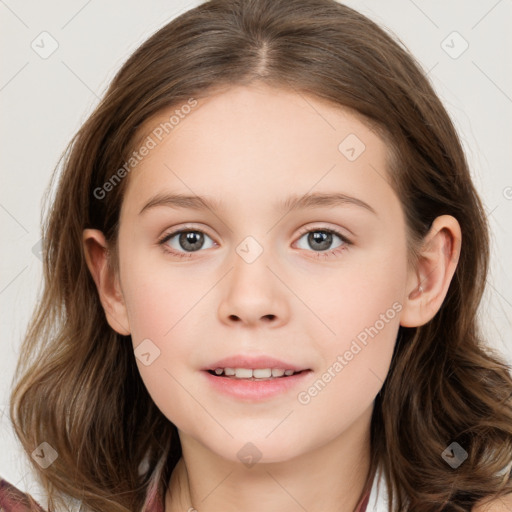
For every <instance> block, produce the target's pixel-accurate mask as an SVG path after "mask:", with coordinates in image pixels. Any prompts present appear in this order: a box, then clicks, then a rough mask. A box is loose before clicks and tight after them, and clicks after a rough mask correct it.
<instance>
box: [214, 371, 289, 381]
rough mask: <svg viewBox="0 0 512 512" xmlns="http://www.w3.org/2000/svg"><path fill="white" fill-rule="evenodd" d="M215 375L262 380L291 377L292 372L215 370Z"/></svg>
mask: <svg viewBox="0 0 512 512" xmlns="http://www.w3.org/2000/svg"><path fill="white" fill-rule="evenodd" d="M215 373H216V374H217V375H222V373H224V375H227V376H234V377H236V378H238V379H250V378H252V377H254V378H256V379H264V378H269V377H282V376H283V375H287V376H288V375H293V374H294V373H295V372H294V371H293V370H283V369H281V368H257V369H254V370H253V369H251V368H216V369H215Z"/></svg>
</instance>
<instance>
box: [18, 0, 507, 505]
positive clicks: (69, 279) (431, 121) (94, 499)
mask: <svg viewBox="0 0 512 512" xmlns="http://www.w3.org/2000/svg"><path fill="white" fill-rule="evenodd" d="M253 81H261V82H264V83H266V84H268V85H271V86H275V87H281V88H283V87H284V88H287V89H293V90H294V91H296V92H299V93H307V94H312V95H314V96H315V97H318V98H322V99H325V100H328V101H330V102H331V103H332V104H333V105H342V106H344V107H346V108H349V109H351V111H353V112H354V113H355V114H356V115H358V116H359V117H360V118H361V119H364V120H365V122H366V123H368V124H369V125H370V126H372V127H373V129H374V130H376V131H377V133H378V134H379V135H380V136H381V137H382V138H383V139H384V140H385V141H386V142H387V144H388V147H389V154H388V158H387V171H388V174H389V178H390V182H391V183H392V186H393V188H394V190H395V191H396V193H397V194H398V197H399V198H400V201H401V204H402V208H403V211H404V214H405V218H406V225H407V237H408V256H409V261H410V262H411V264H414V262H416V261H417V259H416V258H417V256H418V249H419V247H420V244H421V241H422V240H423V238H424V236H425V235H426V233H427V232H428V230H429V228H430V226H431V224H432V222H433V220H434V219H435V218H436V217H437V216H440V215H444V214H447V215H452V216H453V217H455V218H456V219H457V220H458V222H459V224H460V227H461V230H462V241H463V242H462V247H461V254H460V259H459V263H458V266H457V269H456V271H455V274H454V277H453V279H452V281H451V283H450V286H449V289H448V292H447V295H446V297H445V300H444V302H443V304H442V306H441V308H440V310H439V311H438V313H437V314H436V315H435V316H434V318H432V319H431V320H430V321H429V322H428V323H427V324H425V325H422V326H421V327H418V328H404V327H402V326H401V327H400V328H399V332H398V336H397V340H396V345H395V350H394V353H393V358H392V362H391V367H390V370H389V373H388V376H387V378H386V381H385V382H384V384H383V386H382V389H381V391H380V393H379V394H378V396H377V397H376V400H375V404H374V411H373V416H372V420H371V421H372V423H371V454H372V456H371V469H372V470H375V468H377V467H382V469H383V472H384V475H385V481H386V483H387V486H388V489H389V497H390V500H389V511H390V512H392V511H394V510H399V511H402V510H405V511H411V512H412V511H414V512H434V511H458V512H463V511H467V510H470V509H471V507H472V506H474V505H475V504H476V503H477V502H479V501H480V500H483V499H487V498H491V497H500V496H503V495H505V494H507V493H509V492H512V472H511V469H510V462H511V460H512V403H511V400H512V398H511V397H512V377H511V372H510V366H509V365H507V364H506V362H505V360H504V359H503V357H502V356H501V355H500V354H499V353H497V352H496V351H494V350H493V349H491V348H490V347H489V346H488V345H486V344H485V342H484V340H483V335H482V334H481V331H480V327H479V325H478V322H477V310H478V307H479V304H480V301H481V297H482V294H483V292H484V289H485V281H486V276H487V272H488V264H489V228H488V225H487V221H486V216H485V212H484V208H483V205H482V202H481V200H480V198H479V197H478V194H477V192H476V190H475V187H474V185H473V183H472V180H471V176H470V172H469V168H468V163H467V161H466V158H465V155H464V152H463V149H462V147H461V143H460V140H459V138H458V135H457V133H456V130H455V128H454V126H453V124H452V122H451V120H450V117H449V115H448V114H447V112H446V110H445V108H444V107H443V105H442V103H441V102H440V100H439V98H438V97H437V96H436V94H435V92H434V90H433V87H432V86H431V84H430V83H429V80H428V78H427V76H426V74H425V72H424V71H423V70H422V68H421V66H420V65H419V64H418V63H417V62H416V61H415V59H414V58H413V57H412V56H411V55H410V54H409V52H408V51H407V49H406V48H405V46H404V45H403V44H402V43H401V42H400V41H399V40H398V39H396V38H393V37H392V36H391V35H390V34H388V33H387V32H386V31H385V30H383V29H382V28H380V27H379V26H378V25H376V24H375V23H374V22H373V21H371V20H370V19H368V18H367V17H365V16H363V15H362V14H360V13H358V12H357V11H355V10H353V9H351V8H349V7H346V6H344V5H342V4H340V3H338V2H336V1H334V0H211V1H207V2H204V3H202V4H200V5H199V6H197V7H195V8H193V9H191V10H189V11H187V12H185V13H184V14H182V15H180V16H179V17H177V18H175V19H174V20H172V21H171V22H170V23H168V24H167V25H165V26H164V27H163V28H161V29H160V30H158V31H157V32H156V33H155V34H154V35H152V36H151V37H150V38H149V39H148V40H147V41H146V42H144V43H143V44H142V45H141V46H140V47H139V48H138V49H137V50H136V51H135V52H134V53H133V55H132V56H131V57H130V58H129V59H128V60H127V61H126V63H125V64H124V65H123V66H122V68H121V69H120V71H119V72H118V73H117V75H116V76H115V78H114V79H113V81H112V82H111V84H110V86H109V88H108V90H107V92H106V93H105V95H104V97H103V99H102V100H101V102H100V103H99V105H98V106H97V108H96V109H95V110H94V112H93V113H92V114H91V115H90V117H89V118H88V119H87V121H86V122H85V123H84V124H83V126H82V127H81V129H80V130H79V131H78V133H77V134H76V135H75V137H74V138H73V140H72V141H71V143H70V145H69V146H68V148H67V151H66V153H65V154H64V155H63V157H62V160H61V161H60V162H59V165H58V166H57V168H56V170H55V171H54V174H53V178H52V182H51V184H50V187H49V189H48V191H47V193H46V196H45V198H46V203H45V208H44V211H43V215H44V220H43V223H42V224H43V240H44V241H43V255H44V261H43V278H44V283H43V287H42V289H41V293H40V300H39V302H38V304H37V306H36V309H35V311H34V314H33V317H32V320H31V323H30V324H29V326H28V329H27V333H26V336H25V339H24V340H23V343H22V347H21V352H20V358H19V362H18V366H17V369H16V377H15V382H14V383H13V389H12V394H11V402H10V413H11V417H12V421H13V425H14V428H15V432H16V434H17V436H18V437H19V439H20V440H21V443H22V445H23V447H24V449H25V450H26V451H27V453H29V454H30V453H31V452H32V451H33V450H34V449H35V447H36V446H38V445H39V444H40V443H41V442H43V441H46V442H48V443H49V444H50V445H51V446H52V447H53V448H54V449H55V450H56V451H57V452H58V454H59V456H58V458H57V459H56V460H55V462H54V463H53V464H51V465H50V466H49V467H48V468H47V469H44V470H43V469H41V467H39V465H38V464H36V463H35V462H33V461H32V459H31V458H29V460H31V462H32V464H33V466H34V468H35V470H36V472H37V474H38V478H39V479H40V481H41V482H42V483H43V485H44V488H45V489H46V491H47V493H48V496H49V506H50V507H53V506H54V504H55V503H57V500H59V499H60V498H59V497H60V496H64V495H67V496H71V497H74V498H76V499H79V500H81V501H82V503H83V505H85V506H86V507H88V508H90V509H91V510H93V511H105V510H109V511H110V512H133V511H140V510H141V508H142V506H143V501H144V496H145V494H146V491H147V490H148V488H149V486H150V485H151V483H152V476H151V475H152V469H153V468H154V467H155V466H156V464H157V461H158V460H159V459H160V457H161V455H162V453H164V454H166V457H167V462H166V466H165V468H166V469H165V472H164V473H163V478H162V482H161V483H160V485H162V486H165V485H166V484H167V482H168V479H169V478H170V474H171V472H172V470H173V468H174V467H175V465H176V463H177V461H178V459H179V457H180V456H181V447H180V443H179V438H178V435H177V429H176V427H175V426H174V425H173V424H172V423H171V422H169V421H168V420H167V418H166V417H165V416H164V415H163V413H162V412H161V411H160V410H159V409H158V408H157V407H156V405H155V404H154V403H153V401H152V399H151V397H150V396H149V394H148V392H147V390H146V389H145V386H144V384H143V382H142V380H141V378H140V376H139V372H138V369H137V365H136V361H135V357H134V353H133V347H132V345H131V340H130V338H129V337H124V336H121V335H119V334H117V333H116V332H114V331H113V330H112V329H111V328H110V326H109V325H108V323H107V321H106V318H105V313H104V311H103V308H102V306H101V303H100V301H99V297H98V293H97V289H96V287H95V284H94V282H93V280H92V277H91V275H90V273H89V271H88V268H87V265H86V260H85V255H84V251H83V246H82V232H83V230H84V229H85V228H96V229H100V230H101V231H102V232H103V233H104V234H105V236H106V238H107V241H108V242H109V244H110V245H111V246H113V247H115V244H116V236H117V231H118V220H119V213H120V208H121V204H122V200H123V191H124V190H125V188H126V183H127V181H128V180H127V179H122V180H120V182H119V183H118V184H117V186H115V187H113V188H112V190H111V191H110V192H109V194H108V195H107V196H106V197H105V198H102V199H99V198H98V193H95V191H97V190H98V189H100V188H101V187H102V186H103V185H104V184H105V183H107V182H108V181H109V180H110V179H111V178H112V174H113V170H115V169H119V168H120V167H121V166H122V165H123V162H125V161H126V160H127V158H129V155H130V152H131V151H132V150H133V147H134V144H135V142H136V141H137V139H138V138H140V136H141V134H140V130H139V128H140V127H141V126H142V125H143V123H145V122H146V121H148V120H149V119H150V118H152V116H155V115H156V114H158V113H160V112H161V111H162V110H163V109H167V108H169V107H171V106H175V105H181V104H184V103H186V102H187V100H188V99H189V98H191V97H194V98H201V97H204V96H205V95H207V94H210V93H211V91H213V90H214V89H215V88H218V87H229V86H231V85H235V84H236V85H243V84H249V83H251V82H253ZM59 170H60V172H58V171H59ZM452 442H457V443H459V444H460V445H461V446H462V447H463V448H464V449H465V450H466V451H467V453H468V458H467V459H466V460H465V461H464V463H463V464H462V465H460V466H459V467H458V468H457V469H452V468H451V467H450V466H449V465H448V464H447V463H446V462H445V461H444V460H443V458H442V456H441V454H442V452H443V450H444V449H445V448H446V447H447V446H448V445H449V444H450V443H452ZM143 462H145V463H146V464H143Z"/></svg>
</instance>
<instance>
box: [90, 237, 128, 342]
mask: <svg viewBox="0 0 512 512" xmlns="http://www.w3.org/2000/svg"><path fill="white" fill-rule="evenodd" d="M82 240H83V245H84V252H85V259H86V261H87V266H88V267H89V271H90V272H91V275H92V278H93V279H94V282H95V283H96V288H97V289H98V295H99V297H100V301H101V305H102V306H103V309H104V310H105V316H106V317H107V321H108V323H109V325H110V327H112V329H114V331H116V332H118V333H119V334H122V335H124V336H127V335H129V334H130V328H129V323H128V315H127V310H126V305H125V303H124V298H123V294H122V291H121V287H120V284H119V279H118V276H117V275H116V272H115V271H114V269H113V268H112V266H111V265H110V264H109V263H110V262H109V257H110V254H109V250H108V245H107V243H106V241H105V236H104V235H103V233H102V232H101V231H99V230H97V229H84V231H83V238H82Z"/></svg>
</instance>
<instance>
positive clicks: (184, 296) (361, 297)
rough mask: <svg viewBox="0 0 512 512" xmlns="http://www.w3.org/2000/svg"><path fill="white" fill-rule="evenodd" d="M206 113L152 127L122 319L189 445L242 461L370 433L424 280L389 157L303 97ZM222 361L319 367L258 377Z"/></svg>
mask: <svg viewBox="0 0 512 512" xmlns="http://www.w3.org/2000/svg"><path fill="white" fill-rule="evenodd" d="M191 104H192V105H195V106H194V107H193V108H188V107H185V106H183V108H180V106H177V107H173V108H172V109H169V111H168V112H164V113H162V114H161V115H159V116H158V117H157V118H155V119H152V120H151V122H150V123H147V124H146V126H145V127H144V130H143V131H141V135H142V136H141V141H142V142H141V146H142V145H143V144H145V145H146V148H149V149H146V150H142V151H139V152H138V155H139V157H140V161H138V163H137V165H136V166H135V168H134V169H133V170H132V171H131V173H130V175H129V183H128V187H127V191H126V195H125V198H124V202H123V207H122V211H121V217H120V231H119V239H118V243H119V246H118V247H119V261H120V264H119V287H120V290H121V291H122V297H123V302H124V306H123V307H125V314H126V316H125V317H124V318H121V317H119V318H118V321H119V324H123V323H124V324H126V325H127V327H128V331H129V332H130V333H131V336H132V340H133V346H134V349H135V354H136V356H137V364H138V367H139V370H140V374H141V376H142V379H143V381H144V383H145V385H146V386H147V389H148V391H149V393H150V394H151V396H152V398H153V400H154V401H155V403H156V405H157V406H158V407H159V408H160V410H161V411H162V412H163V413H164V414H165V415H166V417H167V418H168V419H169V420H170V421H171V422H173V423H174V424H175V425H176V426H177V428H178V429H179V431H180V435H186V436H188V437H189V438H193V439H194V440H196V441H198V442H200V443H201V444H202V445H203V447H206V448H207V449H209V450H210V451H211V452H214V453H216V454H218V455H220V456H222V457H224V458H226V459H229V460H233V461H238V460H245V459H244V457H247V456H249V457H252V458H253V459H254V460H256V459H258V460H259V461H260V462H275V461H283V460H287V459H290V458H292V457H295V456H297V455H300V454H302V453H306V452H308V451H310V450H312V449H314V448H318V447H321V446H323V445H326V444H327V443H329V442H333V441H335V440H336V439H337V438H339V437H340V436H342V435H343V434H344V433H347V432H349V430H352V431H354V429H356V427H357V425H360V426H361V425H365V427H366V426H368V425H369V420H370V416H371V411H372V408H373V401H374V398H375V396H376V395H377V393H378V392H379V390H380V389H381V387H382V384H383V381H384V380H385V378H386V374H387V372H388V369H389V366H390V361H391V356H392V353H393V347H394V344H395V339H396V336H397V332H398V328H399V325H400V316H401V310H402V304H403V303H404V301H405V300H406V297H407V294H408V292H410V291H411V290H410V289H409V287H410V283H411V282H410V281H409V280H408V279H409V272H408V269H407V260H406V257H407V254H406V229H405V221H404V217H403V213H402V209H401V205H400V202H399V199H398V197H397V196H396V195H395V193H394V192H393V190H392V188H391V187H390V185H389V184H388V182H387V179H386V173H387V169H386V152H387V148H386V145H385V143H384V142H383V140H382V139H380V138H379V137H378V136H377V135H376V134H375V133H374V132H373V131H371V130H370V129H369V128H368V127H367V126H366V125H365V124H363V123H362V122H361V121H360V120H359V119H358V118H356V117H355V116H353V115H352V114H350V113H348V111H346V110H343V109H341V108H339V109H338V108H335V107H333V106H331V105H330V104H328V103H326V102H324V101H322V100H319V99H317V98H315V97H312V96H306V95H302V94H297V93H295V92H291V91H288V90H281V89H275V88H270V87H268V86H264V85H251V86H237V87H232V88H229V89H227V90H224V91H223V92H221V93H218V94H215V95H213V96H211V97H209V98H206V99H202V100H199V101H198V102H197V104H195V102H189V105H191ZM176 110H177V111H178V113H176V112H175V111H176ZM173 114H174V115H175V118H174V119H173V121H172V122H169V119H170V117H171V116H173ZM165 123H167V124H165ZM162 126H164V127H166V129H164V128H162ZM155 130H156V131H155ZM166 131H167V132H168V133H166ZM156 134H159V135H158V136H157V135H156ZM147 135H149V136H150V137H151V139H152V141H153V142H150V141H149V139H146V138H145V137H146V136H147ZM162 135H163V136H162ZM159 139H161V140H159ZM142 153H144V155H142ZM176 195H180V196H191V198H190V199H184V198H182V199H180V200H178V199H176V198H175V197H174V196H176ZM344 196H347V199H346V200H344V199H343V197H344ZM199 198H203V199H204V202H205V203H207V206H204V205H202V204H201V201H199ZM185 230H187V231H188V236H187V234H186V233H183V231H185ZM226 358H235V359H236V358H239V359H240V361H238V362H237V361H231V362H229V361H226V362H220V363H219V361H221V360H223V359H226ZM244 358H261V360H260V361H257V360H252V361H251V360H249V361H247V360H246V361H244V360H243V359H244ZM269 358H274V359H277V360H279V361H281V363H279V362H275V361H265V359H269ZM218 367H228V368H237V367H238V368H247V369H251V368H252V369H265V368H268V369H282V370H286V369H295V370H304V371H303V372H302V373H301V374H299V375H298V376H295V377H286V376H284V377H280V378H275V379H273V380H266V381H254V380H239V379H236V378H235V377H226V376H222V375H221V376H213V375H211V374H210V373H209V372H208V371H207V370H208V369H210V370H215V368H218ZM228 372H229V370H228ZM274 373H276V372H274ZM278 373H279V372H278ZM238 374H239V375H241V376H243V375H250V372H249V373H244V372H238ZM256 374H257V375H262V376H264V375H267V374H268V372H267V373H265V372H264V371H263V372H262V373H258V372H256ZM248 443H252V444H248Z"/></svg>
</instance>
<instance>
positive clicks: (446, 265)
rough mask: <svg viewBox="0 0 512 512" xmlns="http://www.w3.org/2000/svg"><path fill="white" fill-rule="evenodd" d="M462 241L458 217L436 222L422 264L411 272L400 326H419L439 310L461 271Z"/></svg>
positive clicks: (421, 251)
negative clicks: (458, 267)
mask: <svg viewBox="0 0 512 512" xmlns="http://www.w3.org/2000/svg"><path fill="white" fill-rule="evenodd" d="M461 240H462V233H461V229H460V226H459V223H458V222H457V220H456V219H455V218H454V217H452V216H451V215H441V216H440V217H437V218H436V219H435V220H434V222H433V223H432V226H431V228H430V230H429V232H428V233H427V235H426V236H425V240H424V243H423V245H422V248H421V250H420V257H419V261H418V264H417V266H416V268H414V269H411V270H410V272H409V276H408V279H407V287H406V293H408V296H407V298H406V299H405V301H404V307H403V309H402V312H401V316H400V325H402V326H403V327H419V326H421V325H424V324H426V323H427V322H429V321H430V320H431V319H432V318H433V317H434V316H435V315H436V313H437V312H438V311H439V309H440V308H441V305H442V304H443V301H444V298H445V297H446V294H447V293H448V288H449V286H450V282H451V280H452V277H453V274H454V273H455V269H456V268H457V263H458V261H459V256H460V248H461ZM420 287H421V288H420Z"/></svg>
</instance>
